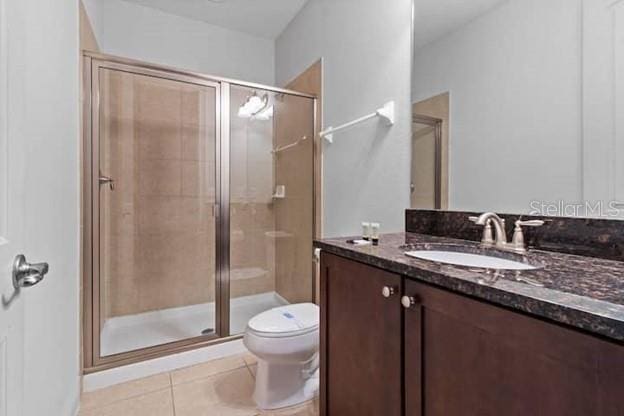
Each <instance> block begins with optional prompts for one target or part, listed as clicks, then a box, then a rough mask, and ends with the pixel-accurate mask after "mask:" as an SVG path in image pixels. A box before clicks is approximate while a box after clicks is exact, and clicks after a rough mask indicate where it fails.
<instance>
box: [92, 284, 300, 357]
mask: <svg viewBox="0 0 624 416" xmlns="http://www.w3.org/2000/svg"><path fill="white" fill-rule="evenodd" d="M287 303H288V302H286V301H285V300H284V298H282V297H281V296H280V295H278V294H277V293H275V292H266V293H260V294H258V295H252V296H243V297H239V298H234V299H232V301H231V306H230V333H231V334H242V333H243V332H244V331H245V327H246V326H247V322H248V321H249V319H250V318H252V317H253V316H254V315H257V314H259V313H260V312H263V311H265V310H267V309H271V308H274V307H277V306H282V305H285V304H287ZM215 325H216V322H215V304H214V303H212V302H211V303H203V304H199V305H192V306H185V307H181V308H171V309H163V310H159V311H153V312H146V313H140V314H136V315H126V316H117V317H114V318H110V319H107V320H106V321H105V322H104V327H103V328H102V334H101V336H100V340H101V343H100V353H101V355H102V356H103V357H106V356H109V355H114V354H119V353H122V352H128V351H134V350H138V349H141V348H146V347H152V346H155V345H162V344H167V343H169V342H174V341H180V340H183V339H188V338H193V337H197V336H200V335H202V331H205V330H206V329H209V328H214V326H215Z"/></svg>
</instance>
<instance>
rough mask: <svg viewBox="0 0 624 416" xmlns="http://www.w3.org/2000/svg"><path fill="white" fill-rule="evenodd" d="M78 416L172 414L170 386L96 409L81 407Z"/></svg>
mask: <svg viewBox="0 0 624 416" xmlns="http://www.w3.org/2000/svg"><path fill="white" fill-rule="evenodd" d="M79 416H174V413H173V400H172V395H171V388H167V389H164V390H159V391H156V392H152V393H148V394H145V395H142V396H138V397H133V398H131V399H126V400H122V401H119V402H116V403H113V404H110V405H108V406H104V407H98V408H96V409H83V410H81V411H80V413H79Z"/></svg>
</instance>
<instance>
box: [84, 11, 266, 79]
mask: <svg viewBox="0 0 624 416" xmlns="http://www.w3.org/2000/svg"><path fill="white" fill-rule="evenodd" d="M90 1H98V0H90ZM85 6H86V4H85ZM99 6H100V8H101V21H102V23H101V30H99V31H98V29H94V30H95V31H96V35H97V36H98V42H99V44H100V49H101V51H102V53H107V54H111V55H118V56H123V57H128V58H132V59H139V60H143V61H148V62H153V63H158V64H163V65H168V66H173V67H176V68H182V69H189V70H193V71H198V72H203V73H205V74H210V75H216V76H222V77H228V78H235V79H241V80H244V81H251V82H259V83H262V84H269V85H273V84H274V82H275V45H274V42H273V41H271V40H269V39H263V38H259V37H254V36H251V35H247V34H244V33H241V32H236V31H233V30H228V29H224V28H222V27H219V26H214V25H210V24H208V23H204V22H201V21H199V20H193V19H187V18H184V17H179V16H176V15H173V14H169V13H165V12H162V11H160V10H157V9H154V8H151V7H145V6H141V5H138V4H135V3H131V2H126V1H122V0H99ZM87 10H88V8H87ZM92 23H93V24H94V25H95V23H94V22H92ZM98 33H99V34H98Z"/></svg>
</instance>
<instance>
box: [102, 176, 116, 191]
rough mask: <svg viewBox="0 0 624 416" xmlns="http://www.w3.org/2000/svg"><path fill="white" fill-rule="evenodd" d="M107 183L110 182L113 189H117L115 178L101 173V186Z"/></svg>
mask: <svg viewBox="0 0 624 416" xmlns="http://www.w3.org/2000/svg"><path fill="white" fill-rule="evenodd" d="M106 184H108V186H109V187H110V190H111V191H114V190H115V179H113V178H109V177H108V176H104V175H102V174H100V186H102V185H106Z"/></svg>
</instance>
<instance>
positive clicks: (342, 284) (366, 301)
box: [321, 253, 402, 416]
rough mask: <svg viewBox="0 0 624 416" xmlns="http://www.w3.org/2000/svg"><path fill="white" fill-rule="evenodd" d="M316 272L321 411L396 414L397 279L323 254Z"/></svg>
mask: <svg viewBox="0 0 624 416" xmlns="http://www.w3.org/2000/svg"><path fill="white" fill-rule="evenodd" d="M321 271H322V275H321V414H322V415H323V416H381V415H383V416H400V415H401V408H402V406H401V400H402V397H401V396H402V395H401V368H402V365H401V343H402V341H401V313H402V312H401V304H400V301H399V299H400V296H399V293H400V286H401V277H400V276H398V275H395V274H392V273H388V272H385V271H383V270H380V269H376V268H373V267H370V266H366V265H364V264H361V263H357V262H354V261H351V260H347V259H344V258H341V257H337V256H334V255H330V254H326V253H323V254H322V256H321ZM384 287H387V288H389V289H390V288H392V289H393V291H394V293H393V294H391V295H390V294H389V293H388V292H386V295H389V297H385V296H384V295H383V294H382V291H383V289H384Z"/></svg>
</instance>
